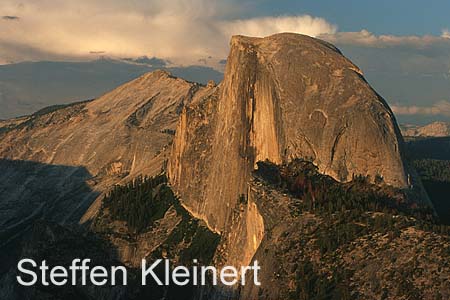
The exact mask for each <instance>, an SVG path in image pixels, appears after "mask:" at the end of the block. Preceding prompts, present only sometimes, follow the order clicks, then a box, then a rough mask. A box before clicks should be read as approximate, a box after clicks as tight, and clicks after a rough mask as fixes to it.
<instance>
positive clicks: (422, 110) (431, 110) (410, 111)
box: [391, 100, 450, 117]
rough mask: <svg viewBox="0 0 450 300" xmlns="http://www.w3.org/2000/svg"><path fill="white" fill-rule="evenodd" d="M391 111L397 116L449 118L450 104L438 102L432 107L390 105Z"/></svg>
mask: <svg viewBox="0 0 450 300" xmlns="http://www.w3.org/2000/svg"><path fill="white" fill-rule="evenodd" d="M391 109H392V111H393V112H394V113H395V114H397V115H427V116H437V115H440V116H446V117H450V102H449V101H445V100H443V101H440V102H437V103H435V104H433V105H432V106H428V107H426V106H415V105H413V106H402V105H392V106H391Z"/></svg>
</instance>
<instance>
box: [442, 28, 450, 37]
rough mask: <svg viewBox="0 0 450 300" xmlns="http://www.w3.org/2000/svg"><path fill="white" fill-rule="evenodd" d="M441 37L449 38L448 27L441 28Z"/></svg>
mask: <svg viewBox="0 0 450 300" xmlns="http://www.w3.org/2000/svg"><path fill="white" fill-rule="evenodd" d="M441 37H443V38H445V39H450V31H449V30H448V29H443V30H442V35H441Z"/></svg>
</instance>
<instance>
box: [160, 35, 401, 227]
mask: <svg viewBox="0 0 450 300" xmlns="http://www.w3.org/2000/svg"><path fill="white" fill-rule="evenodd" d="M400 139H401V137H400V135H399V129H398V127H397V125H396V122H395V120H394V117H393V114H392V112H391V110H390V109H389V107H388V106H387V104H386V103H385V101H384V100H383V99H382V98H380V96H379V95H377V94H376V92H375V91H374V90H373V89H372V88H371V87H370V86H369V85H368V83H367V82H366V81H365V80H364V78H363V77H362V74H361V71H360V70H359V69H358V68H357V67H356V66H355V65H353V64H352V63H351V62H350V61H349V60H348V59H346V58H345V57H344V56H343V55H342V54H341V53H340V52H339V51H338V50H337V49H336V48H334V47H333V46H332V45H330V44H328V43H325V42H322V41H319V40H316V39H313V38H310V37H306V36H302V35H297V34H278V35H274V36H271V37H267V38H249V37H243V36H235V37H233V38H232V41H231V51H230V55H229V57H228V62H227V67H226V72H225V78H224V81H223V82H222V83H221V84H220V86H219V87H217V89H216V91H214V92H213V93H212V94H211V95H210V96H209V97H205V98H203V99H200V100H199V101H197V102H195V103H192V105H191V106H190V107H188V108H186V109H185V111H184V112H183V114H182V117H181V121H180V123H179V126H178V130H177V133H176V137H175V141H174V145H173V152H172V155H171V159H170V161H169V176H170V179H171V181H172V184H173V186H174V188H175V190H176V191H177V192H178V193H179V195H180V196H181V199H182V201H183V202H184V203H185V205H186V207H187V208H188V209H190V210H191V211H192V212H193V213H194V214H196V215H198V216H201V217H202V218H204V219H206V220H207V221H208V223H209V225H210V226H211V227H212V228H215V229H216V230H218V231H224V230H226V228H227V223H228V222H229V220H230V218H231V217H230V214H231V211H232V210H233V208H234V207H235V205H236V203H237V202H238V200H239V198H240V195H247V194H248V193H247V189H248V187H247V182H248V180H249V176H250V172H251V171H252V170H253V168H254V167H255V164H256V162H257V161H260V160H266V159H268V160H270V161H272V162H275V163H280V162H284V161H289V160H291V159H293V158H298V157H303V158H311V159H312V160H313V161H314V163H315V164H316V165H317V166H318V167H319V169H320V171H321V172H322V173H325V174H328V175H331V176H332V177H334V178H335V179H337V180H339V181H343V182H345V181H349V180H351V179H352V175H360V174H361V175H369V176H370V177H371V178H372V179H374V178H375V177H376V176H377V175H380V176H382V177H383V179H384V181H385V182H386V183H388V184H391V185H394V186H397V187H405V186H406V185H407V180H406V177H407V175H406V174H405V169H404V165H403V162H402V157H401V150H400V148H401V140H400Z"/></svg>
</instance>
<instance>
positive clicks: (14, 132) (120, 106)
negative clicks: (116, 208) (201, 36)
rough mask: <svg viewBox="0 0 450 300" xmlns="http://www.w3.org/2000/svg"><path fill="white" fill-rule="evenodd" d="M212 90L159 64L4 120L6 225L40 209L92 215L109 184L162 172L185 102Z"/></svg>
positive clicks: (66, 216) (1, 154)
mask: <svg viewBox="0 0 450 300" xmlns="http://www.w3.org/2000/svg"><path fill="white" fill-rule="evenodd" d="M210 89H211V88H208V87H204V86H202V85H200V84H197V83H191V82H187V81H185V80H183V79H180V78H176V77H173V76H171V75H170V74H169V73H167V72H165V71H155V72H152V73H148V74H145V75H143V76H141V77H139V78H137V79H135V80H133V81H130V82H128V83H126V84H124V85H122V86H120V87H118V88H116V89H115V90H113V91H111V92H109V93H107V94H105V95H104V96H102V97H100V98H98V99H95V100H93V101H87V102H82V103H75V104H71V105H68V106H65V107H54V108H52V107H50V108H48V109H45V110H42V111H39V112H37V113H35V114H33V115H31V116H28V117H23V118H18V119H15V120H10V121H4V122H2V123H0V126H2V128H1V129H0V137H1V142H0V165H1V166H2V170H4V172H3V173H2V175H1V179H2V180H3V182H6V183H7V184H6V185H5V189H2V190H1V191H0V208H1V210H2V211H4V212H5V213H2V221H0V225H3V224H8V226H9V227H10V226H14V224H16V222H17V221H16V220H26V219H27V218H28V217H33V216H34V215H36V212H37V211H38V210H39V211H42V212H43V213H44V214H45V216H41V217H42V218H45V219H48V220H53V221H56V222H65V223H77V222H78V221H79V220H80V217H81V216H83V214H85V217H84V220H87V219H89V218H90V217H92V216H93V215H95V212H96V211H97V208H98V205H99V201H97V202H95V203H94V204H93V205H92V206H91V204H92V203H93V201H94V200H95V199H96V198H98V196H99V195H100V194H101V193H103V192H104V191H105V190H108V189H109V188H111V186H113V185H114V184H117V183H121V182H127V181H129V180H130V179H132V178H134V177H136V176H138V175H154V174H156V173H159V172H160V171H161V168H162V167H163V164H164V161H165V160H166V159H167V158H168V153H169V151H170V144H171V143H172V140H173V137H174V130H175V128H176V124H177V121H178V119H179V115H180V113H181V111H182V108H183V106H184V105H186V104H187V103H189V102H190V101H192V99H193V98H194V96H195V95H197V94H199V95H202V94H203V93H204V92H205V91H207V90H210ZM17 161H22V163H18V162H17ZM13 162H16V163H13ZM13 203H14V204H13ZM90 206H91V208H90V210H89V211H88V212H87V213H86V210H87V209H88V208H89V207H90Z"/></svg>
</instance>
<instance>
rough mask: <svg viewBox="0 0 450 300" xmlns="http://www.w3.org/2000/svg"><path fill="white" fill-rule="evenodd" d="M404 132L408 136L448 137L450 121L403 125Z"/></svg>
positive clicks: (449, 134)
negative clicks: (423, 124) (422, 124)
mask: <svg viewBox="0 0 450 300" xmlns="http://www.w3.org/2000/svg"><path fill="white" fill-rule="evenodd" d="M402 134H403V136H407V137H419V136H420V137H446V136H450V123H446V122H433V123H431V124H428V125H425V126H414V125H403V126H402Z"/></svg>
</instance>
